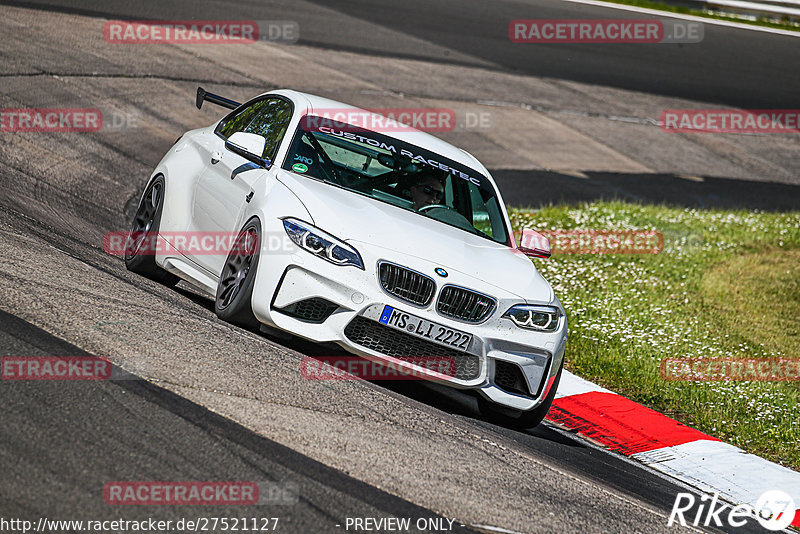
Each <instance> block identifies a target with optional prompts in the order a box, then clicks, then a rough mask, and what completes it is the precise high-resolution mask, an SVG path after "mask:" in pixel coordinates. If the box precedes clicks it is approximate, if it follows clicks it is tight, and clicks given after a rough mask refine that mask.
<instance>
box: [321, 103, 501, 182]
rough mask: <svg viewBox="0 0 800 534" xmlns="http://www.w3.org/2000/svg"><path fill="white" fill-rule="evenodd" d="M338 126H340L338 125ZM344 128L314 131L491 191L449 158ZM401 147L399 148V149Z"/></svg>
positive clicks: (480, 180)
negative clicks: (369, 147)
mask: <svg viewBox="0 0 800 534" xmlns="http://www.w3.org/2000/svg"><path fill="white" fill-rule="evenodd" d="M316 121H318V122H317V124H320V123H324V122H325V121H326V119H322V118H316ZM327 121H328V123H329V124H330V123H332V121H330V120H327ZM312 122H313V121H311V120H309V121H307V123H312ZM337 126H340V125H339V124H338V123H337ZM341 126H342V127H338V128H337V127H333V126H316V127H315V128H313V131H318V132H321V133H324V134H327V135H333V136H336V137H340V138H342V139H347V140H349V141H357V142H359V143H364V144H367V145H370V146H374V147H375V148H381V149H383V150H388V151H389V152H393V153H395V154H399V155H401V156H407V157H409V158H411V159H412V160H413V161H420V162H422V163H425V164H426V165H430V166H431V167H434V168H436V169H441V170H443V171H445V172H447V173H449V174H452V175H453V176H456V177H458V178H461V179H462V180H466V181H468V182H471V183H473V184H475V185H477V186H478V187H481V188H487V189H490V187H489V185H488V181H487V180H486V177H485V176H483V175H481V174H479V173H477V172H476V171H474V170H473V169H470V168H469V167H466V166H464V165H461V164H459V163H456V162H455V161H452V160H450V159H448V158H445V157H443V156H440V155H438V154H435V153H433V152H430V151H428V150H425V149H424V148H420V147H417V146H414V145H410V144H408V143H402V144H401V143H400V141H398V140H396V139H392V138H390V137H387V136H384V135H381V134H378V133H375V132H367V131H364V130H359V131H358V132H355V131H352V130H354V127H352V126H348V125H341ZM398 147H399V148H398Z"/></svg>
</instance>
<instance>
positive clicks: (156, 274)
mask: <svg viewBox="0 0 800 534" xmlns="http://www.w3.org/2000/svg"><path fill="white" fill-rule="evenodd" d="M163 209H164V177H163V176H157V177H156V178H155V179H154V180H152V181H151V182H150V183H149V184H148V185H147V189H145V190H144V195H142V199H141V200H140V201H139V205H138V206H137V207H136V214H135V215H134V216H133V221H132V222H131V229H130V231H129V232H128V239H127V240H126V241H125V256H124V259H125V267H126V268H127V269H128V270H129V271H131V272H134V273H136V274H140V275H142V276H145V277H147V278H150V279H151V280H155V281H156V282H160V283H162V284H164V285H166V286H174V285H175V284H177V283H178V282H179V281H180V278H178V277H177V276H175V275H174V274H172V273H168V272H167V271H165V270H164V269H162V268H161V267H159V266H158V265H156V256H155V251H154V250H144V249H145V247H143V245H144V244H145V243H153V240H154V239H155V238H156V236H157V235H158V228H159V225H160V224H161V212H162V210H163Z"/></svg>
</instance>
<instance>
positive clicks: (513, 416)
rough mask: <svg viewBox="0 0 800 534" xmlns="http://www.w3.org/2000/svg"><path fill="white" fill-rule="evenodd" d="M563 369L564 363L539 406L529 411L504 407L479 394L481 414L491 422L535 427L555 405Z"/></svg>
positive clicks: (518, 426)
mask: <svg viewBox="0 0 800 534" xmlns="http://www.w3.org/2000/svg"><path fill="white" fill-rule="evenodd" d="M563 370H564V364H563V363H562V364H561V368H560V369H559V370H558V374H557V375H556V379H555V381H554V382H553V387H551V388H550V392H549V393H548V394H547V397H546V398H545V399H544V402H542V404H540V405H539V406H538V407H537V408H534V409H533V410H530V411H527V412H522V411H519V410H513V409H508V408H503V407H502V406H499V405H497V404H495V403H493V402H492V401H490V400H488V399H486V398H485V397H483V395H478V409H479V410H480V412H481V415H482V416H483V417H485V418H486V419H488V420H489V421H490V422H492V423H495V424H497V425H500V426H507V427H512V428H520V429H522V428H533V427H535V426H537V425H538V424H539V423H541V422H542V420H543V419H544V417H545V416H546V415H547V412H549V411H550V406H552V405H553V399H555V397H556V391H557V390H558V383H559V382H560V381H561V371H563Z"/></svg>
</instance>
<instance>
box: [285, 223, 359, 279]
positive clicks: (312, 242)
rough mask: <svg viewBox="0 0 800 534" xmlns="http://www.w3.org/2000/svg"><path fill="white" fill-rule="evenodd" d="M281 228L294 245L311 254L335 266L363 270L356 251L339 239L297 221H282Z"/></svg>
mask: <svg viewBox="0 0 800 534" xmlns="http://www.w3.org/2000/svg"><path fill="white" fill-rule="evenodd" d="M283 228H284V229H285V230H286V233H287V234H289V238H290V239H291V240H292V241H294V242H295V244H296V245H297V246H298V247H300V248H302V249H304V250H307V251H308V252H310V253H311V254H313V255H315V256H318V257H320V258H322V259H323V260H327V261H329V262H331V263H335V264H336V265H353V266H355V267H358V268H359V269H361V270H364V262H363V261H361V255H360V254H359V253H358V251H357V250H356V249H354V248H353V247H351V246H350V245H348V244H347V243H345V242H344V241H342V240H340V239H336V238H335V237H333V236H332V235H330V234H328V233H326V232H323V231H322V230H320V229H319V228H315V227H314V226H311V225H310V224H308V223H304V222H303V221H299V220H297V219H291V218H290V219H284V220H283Z"/></svg>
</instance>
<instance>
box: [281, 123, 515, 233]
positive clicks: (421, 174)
mask: <svg viewBox="0 0 800 534" xmlns="http://www.w3.org/2000/svg"><path fill="white" fill-rule="evenodd" d="M283 168H284V169H286V170H289V171H292V172H295V173H297V174H302V175H305V176H308V177H310V178H315V179H317V180H323V181H325V182H329V183H331V184H334V185H336V186H339V187H343V188H345V189H349V190H350V191H353V192H355V193H359V194H361V195H366V196H369V197H371V198H374V199H375V200H379V201H381V202H386V203H388V204H392V205H394V206H397V207H399V208H403V209H406V210H408V211H413V212H415V213H418V214H419V215H420V216H423V217H428V218H431V219H435V220H437V221H439V222H442V223H444V224H448V225H450V226H454V227H456V228H460V229H462V230H464V231H467V232H469V233H471V234H475V235H479V236H481V237H485V238H487V239H491V240H493V241H496V242H498V243H503V244H507V243H508V234H507V231H506V226H505V223H504V219H503V215H502V212H501V210H500V203H499V202H498V199H497V193H496V191H495V189H494V187H493V185H492V184H491V183H490V182H489V180H488V179H487V178H486V177H485V176H483V175H482V174H480V173H478V172H477V171H475V170H473V169H471V168H469V167H466V166H464V165H461V164H460V163H456V162H454V161H452V160H449V159H447V158H445V157H443V156H440V155H438V154H435V153H433V152H430V151H428V150H425V149H423V148H420V147H417V146H414V145H411V144H408V143H405V142H402V141H399V140H397V139H395V138H392V137H388V136H385V135H383V134H379V133H377V132H372V131H366V130H363V129H357V128H356V127H354V126H350V125H346V124H342V123H334V122H331V121H329V120H327V119H323V118H318V117H306V118H305V119H304V120H303V121H301V124H300V126H299V127H298V129H297V132H296V134H295V137H294V139H293V141H292V146H291V147H290V149H289V153H288V155H287V157H286V160H285V162H284V164H283Z"/></svg>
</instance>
